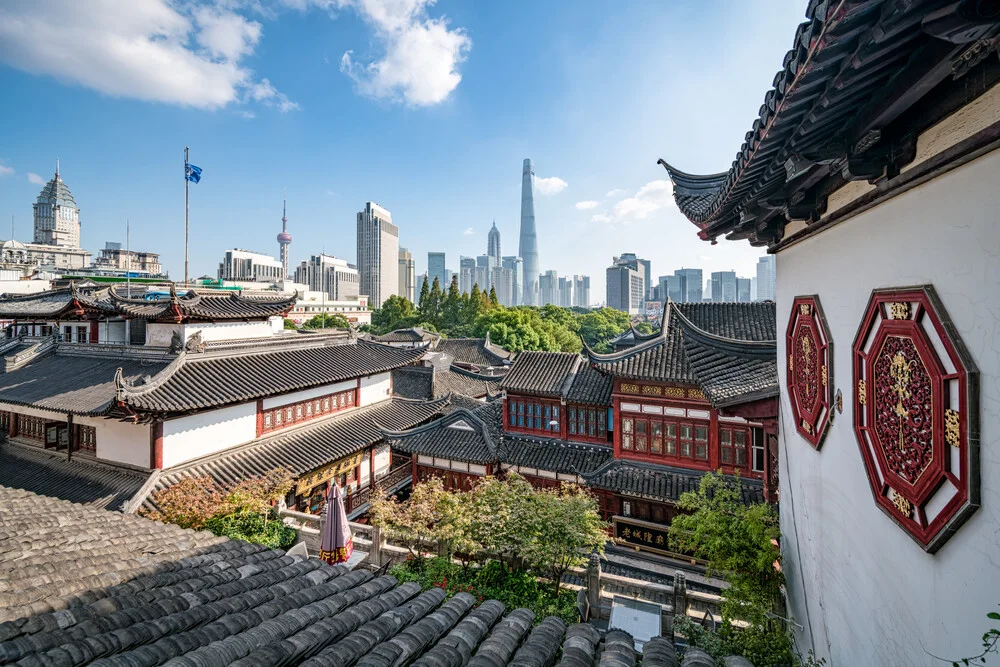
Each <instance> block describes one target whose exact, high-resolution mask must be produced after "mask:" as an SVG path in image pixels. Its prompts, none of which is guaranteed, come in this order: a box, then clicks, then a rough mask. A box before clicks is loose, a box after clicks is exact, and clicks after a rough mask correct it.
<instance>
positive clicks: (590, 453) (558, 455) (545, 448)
mask: <svg viewBox="0 0 1000 667" xmlns="http://www.w3.org/2000/svg"><path fill="white" fill-rule="evenodd" d="M613 457H614V450H613V449H612V448H611V447H604V446H601V445H585V444H581V443H578V442H568V441H566V440H561V439H559V438H542V437H537V436H530V435H522V434H514V433H505V434H504V436H503V440H502V443H501V447H500V460H501V461H503V462H504V463H506V464H509V465H517V466H521V467H523V468H538V469H541V470H548V471H550V472H557V473H564V474H568V475H586V474H590V473H592V472H594V471H595V470H597V469H598V468H600V467H601V466H602V465H604V464H605V463H607V462H608V461H610V460H611V459H612V458H613Z"/></svg>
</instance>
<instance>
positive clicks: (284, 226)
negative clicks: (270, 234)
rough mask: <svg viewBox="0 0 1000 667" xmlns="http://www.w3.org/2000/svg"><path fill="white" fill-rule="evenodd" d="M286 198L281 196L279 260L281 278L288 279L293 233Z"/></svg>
mask: <svg viewBox="0 0 1000 667" xmlns="http://www.w3.org/2000/svg"><path fill="white" fill-rule="evenodd" d="M285 204H286V198H285V197H282V198H281V232H280V233H279V234H278V260H279V261H280V262H281V279H282V280H288V246H290V245H291V244H292V235H291V234H289V233H288V209H287V207H286V205H285Z"/></svg>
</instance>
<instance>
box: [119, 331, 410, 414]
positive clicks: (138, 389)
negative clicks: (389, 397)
mask: <svg viewBox="0 0 1000 667" xmlns="http://www.w3.org/2000/svg"><path fill="white" fill-rule="evenodd" d="M289 338H290V339H291V340H276V341H272V342H266V343H260V344H259V345H257V346H256V347H247V348H246V349H239V350H232V349H229V348H227V347H226V346H221V347H219V348H216V349H207V350H206V351H205V352H201V353H195V352H181V353H180V354H178V355H177V358H176V359H175V360H174V362H172V363H171V364H170V366H169V367H167V368H165V369H164V370H163V371H162V372H161V373H159V374H158V375H156V376H155V377H153V378H152V380H151V381H150V382H147V383H143V384H141V385H139V384H134V383H132V382H129V381H128V380H127V379H126V380H125V381H124V382H121V383H119V385H120V388H119V391H120V397H121V400H122V402H123V403H124V404H125V405H127V406H129V407H130V408H132V409H134V410H141V411H146V412H158V413H170V412H184V411H188V410H198V409H203V408H213V407H219V406H222V405H228V404H231V403H243V402H246V401H249V400H254V399H257V398H264V397H267V396H277V395H280V394H284V393H288V392H291V391H297V390H301V389H308V388H310V387H316V386H320V385H324V384H330V383H333V382H339V381H341V380H348V379H351V378H357V377H364V376H369V375H375V374H377V373H384V372H387V371H391V370H393V369H395V368H399V367H401V366H405V365H407V364H410V363H413V362H415V361H417V360H418V359H419V358H420V357H421V356H422V355H423V354H424V351H425V348H422V347H420V348H396V347H390V346H388V345H381V344H379V343H369V342H367V341H363V340H359V341H357V342H355V343H348V344H344V342H343V341H342V340H336V339H328V338H326V337H317V338H315V339H313V338H312V337H307V336H292V337H289Z"/></svg>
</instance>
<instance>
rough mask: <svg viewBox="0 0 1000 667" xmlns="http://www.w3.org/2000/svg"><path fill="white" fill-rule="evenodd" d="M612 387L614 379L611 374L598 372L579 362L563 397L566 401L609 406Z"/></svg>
mask: <svg viewBox="0 0 1000 667" xmlns="http://www.w3.org/2000/svg"><path fill="white" fill-rule="evenodd" d="M612 389H614V380H613V379H612V378H611V376H609V375H604V374H603V373H599V372H598V371H597V370H595V369H594V368H592V367H591V366H589V365H587V364H583V363H581V364H580V367H579V368H578V369H577V371H576V375H575V376H574V377H573V383H572V384H571V385H570V387H569V390H568V391H567V392H566V394H565V398H566V402H567V403H584V404H586V405H601V406H610V405H611V390H612Z"/></svg>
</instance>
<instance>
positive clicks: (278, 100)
mask: <svg viewBox="0 0 1000 667" xmlns="http://www.w3.org/2000/svg"><path fill="white" fill-rule="evenodd" d="M248 95H249V96H250V99H252V100H254V101H255V102H260V103H261V104H264V105H265V106H269V107H277V108H278V110H279V111H281V113H285V112H286V111H294V110H297V109H298V108H299V105H298V103H297V102H292V101H291V100H289V99H288V98H287V97H286V96H285V94H284V93H280V92H278V91H277V90H276V89H275V87H274V86H272V85H271V82H270V81H268V80H267V79H261V80H260V82H259V83H255V84H253V85H252V86H250V89H249V91H248Z"/></svg>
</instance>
